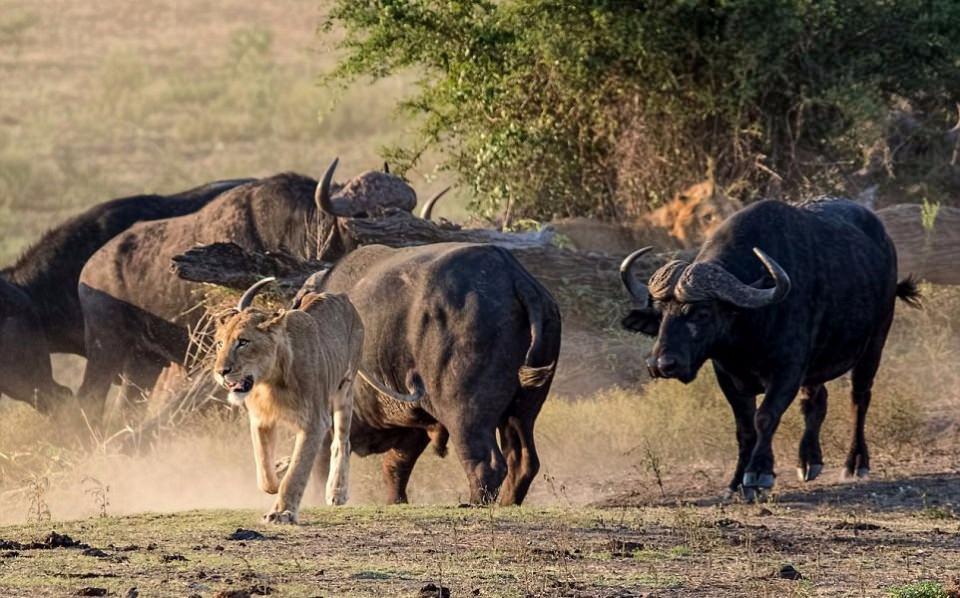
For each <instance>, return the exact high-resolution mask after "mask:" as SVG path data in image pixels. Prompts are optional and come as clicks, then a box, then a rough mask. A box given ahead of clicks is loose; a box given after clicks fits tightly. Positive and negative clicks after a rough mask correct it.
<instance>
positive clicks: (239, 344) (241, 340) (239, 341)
mask: <svg viewBox="0 0 960 598" xmlns="http://www.w3.org/2000/svg"><path fill="white" fill-rule="evenodd" d="M249 342H250V341H248V340H247V339H245V338H238V339H237V348H238V349H242V348H244V347H245V346H247V344H248V343H249Z"/></svg>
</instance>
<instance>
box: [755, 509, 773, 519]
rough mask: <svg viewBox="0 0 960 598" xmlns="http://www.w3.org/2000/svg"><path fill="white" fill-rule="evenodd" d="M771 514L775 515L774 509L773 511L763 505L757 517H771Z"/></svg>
mask: <svg viewBox="0 0 960 598" xmlns="http://www.w3.org/2000/svg"><path fill="white" fill-rule="evenodd" d="M770 515H773V511H771V510H770V509H768V508H767V507H763V508H762V509H760V510H759V511H757V517H769V516H770Z"/></svg>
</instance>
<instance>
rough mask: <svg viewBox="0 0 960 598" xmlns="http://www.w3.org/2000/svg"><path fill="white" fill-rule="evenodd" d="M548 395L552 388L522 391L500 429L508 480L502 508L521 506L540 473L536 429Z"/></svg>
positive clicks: (501, 502)
mask: <svg viewBox="0 0 960 598" xmlns="http://www.w3.org/2000/svg"><path fill="white" fill-rule="evenodd" d="M549 391H550V387H549V385H547V386H544V387H540V388H532V389H528V388H521V389H520V390H519V391H518V392H517V396H516V398H515V399H514V401H513V405H511V407H510V411H509V412H508V414H507V418H506V421H504V422H503V423H502V424H501V425H500V445H501V448H502V449H503V456H504V457H506V460H507V477H506V479H504V482H503V487H502V488H501V489H500V504H501V505H519V504H521V503H522V502H523V499H524V498H526V496H527V492H528V491H529V490H530V484H532V483H533V480H535V479H536V477H537V473H538V472H539V471H540V458H539V456H538V455H537V446H536V443H535V442H534V438H533V426H534V424H535V423H536V421H537V416H538V415H539V414H540V408H541V407H543V403H544V401H545V400H546V399H547V394H548V393H549Z"/></svg>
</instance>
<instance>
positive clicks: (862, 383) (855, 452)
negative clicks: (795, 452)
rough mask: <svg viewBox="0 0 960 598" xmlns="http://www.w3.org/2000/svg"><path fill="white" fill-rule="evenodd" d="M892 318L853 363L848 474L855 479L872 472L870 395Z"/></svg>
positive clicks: (846, 469)
mask: <svg viewBox="0 0 960 598" xmlns="http://www.w3.org/2000/svg"><path fill="white" fill-rule="evenodd" d="M892 321H893V317H892V315H891V317H890V319H888V320H887V322H885V324H884V326H883V327H881V329H880V332H879V333H878V334H877V335H876V336H874V337H873V339H871V341H870V344H869V345H868V346H867V350H866V351H864V354H863V355H862V356H861V357H860V360H859V361H858V362H857V363H856V365H854V366H853V371H852V372H851V375H850V382H851V386H852V389H851V390H852V393H851V399H852V400H851V412H852V414H853V439H852V441H851V443H850V452H849V453H848V454H847V462H846V467H845V468H844V476H845V477H847V478H851V477H853V476H856V477H858V478H862V477H866V476H867V475H868V474H869V473H870V453H869V452H868V451H867V439H866V434H865V428H866V425H867V409H869V408H870V398H871V394H872V392H873V378H874V377H875V376H876V375H877V369H879V367H880V357H881V355H882V354H883V345H884V343H886V341H887V332H888V331H889V330H890V324H891V322H892Z"/></svg>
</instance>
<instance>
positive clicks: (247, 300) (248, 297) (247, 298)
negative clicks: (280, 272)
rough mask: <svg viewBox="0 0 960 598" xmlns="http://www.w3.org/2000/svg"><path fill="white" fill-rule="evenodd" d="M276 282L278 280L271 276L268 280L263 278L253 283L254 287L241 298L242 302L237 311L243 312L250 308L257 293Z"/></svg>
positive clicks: (238, 304) (239, 303)
mask: <svg viewBox="0 0 960 598" xmlns="http://www.w3.org/2000/svg"><path fill="white" fill-rule="evenodd" d="M274 280H276V278H274V277H273V276H269V277H267V278H262V279H260V280H258V281H257V282H255V283H253V285H252V286H251V287H250V288H249V289H247V290H246V291H244V292H243V296H242V297H240V301H239V302H238V303H237V311H243V310H245V309H247V308H248V307H250V304H251V303H253V298H254V297H256V296H257V292H258V291H259V290H260V289H261V288H262V287H264V286H265V285H268V284H270V283H271V282H273V281H274Z"/></svg>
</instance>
